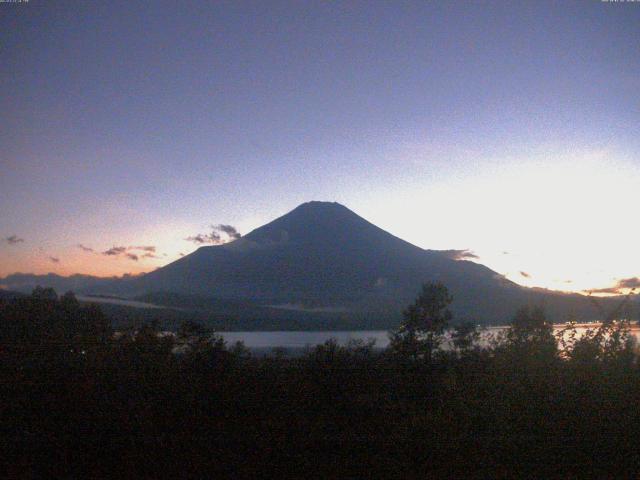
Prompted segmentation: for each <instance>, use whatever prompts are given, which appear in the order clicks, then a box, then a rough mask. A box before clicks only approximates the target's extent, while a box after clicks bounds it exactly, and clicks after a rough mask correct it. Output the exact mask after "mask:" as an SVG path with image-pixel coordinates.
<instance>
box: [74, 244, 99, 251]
mask: <svg viewBox="0 0 640 480" xmlns="http://www.w3.org/2000/svg"><path fill="white" fill-rule="evenodd" d="M76 246H77V247H78V248H79V249H80V250H82V251H83V252H91V253H93V252H95V250H94V249H93V248H91V247H87V246H85V245H82V244H81V243H79V244H78V245H76Z"/></svg>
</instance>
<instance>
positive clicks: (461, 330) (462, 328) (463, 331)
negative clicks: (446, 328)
mask: <svg viewBox="0 0 640 480" xmlns="http://www.w3.org/2000/svg"><path fill="white" fill-rule="evenodd" d="M479 339H480V331H478V328H477V327H476V325H475V324H474V323H473V322H464V323H461V324H460V325H456V327H455V328H454V329H453V331H452V332H451V343H452V344H453V346H454V347H455V348H456V349H457V350H458V351H459V352H460V354H462V355H466V354H468V353H469V352H470V351H471V349H472V348H473V347H474V345H476V343H477V342H478V340H479Z"/></svg>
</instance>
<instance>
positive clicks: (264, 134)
mask: <svg viewBox="0 0 640 480" xmlns="http://www.w3.org/2000/svg"><path fill="white" fill-rule="evenodd" d="M0 27H1V28H0V52H1V55H2V62H0V82H1V87H2V88H1V90H0V110H1V111H2V112H3V115H2V128H1V129H0V168H1V174H0V219H1V221H0V237H1V238H4V239H5V240H4V241H3V242H2V243H0V275H2V274H7V273H11V272H14V271H24V272H29V271H33V272H39V273H43V272H48V271H53V272H60V273H63V274H69V273H74V272H81V273H91V274H99V275H107V274H122V273H125V272H134V273H135V272H141V271H148V270H151V269H153V268H156V267H158V266H160V265H163V264H165V263H167V262H169V261H172V260H174V259H176V258H178V256H179V254H180V253H188V252H190V251H192V250H193V249H194V248H195V245H193V244H192V243H189V242H187V241H185V240H184V239H185V238H186V237H188V236H191V235H194V234H196V233H199V232H202V231H206V229H207V226H208V225H209V224H212V223H214V224H217V223H229V224H233V225H235V226H236V227H237V228H238V229H239V230H240V231H241V232H243V233H247V232H248V231H249V230H250V229H252V228H254V227H257V226H259V225H260V224H262V223H265V222H267V221H269V220H271V219H273V218H274V217H275V216H277V215H279V214H283V213H286V212H287V211H288V210H290V209H292V208H294V207H295V206H296V205H298V204H299V203H302V202H304V201H308V200H312V199H316V200H331V201H338V202H341V203H343V204H345V205H346V206H348V207H349V208H352V209H353V210H354V211H356V212H357V213H359V214H361V215H363V216H365V218H367V219H368V220H370V221H372V222H373V223H375V224H378V225H379V226H381V227H383V228H385V229H387V230H389V231H391V232H392V233H394V234H396V235H398V236H400V237H402V238H405V239H406V240H408V241H411V242H412V243H414V244H416V245H419V246H421V247H424V248H441V249H447V248H469V249H471V250H473V251H475V252H476V253H477V254H478V255H479V257H480V259H479V260H478V261H481V262H482V263H485V264H487V265H488V266H490V267H491V268H494V269H496V270H497V271H499V272H500V273H504V274H506V275H507V276H509V278H512V279H514V280H516V281H518V282H520V283H523V284H527V285H538V286H548V287H552V288H567V289H575V290H580V289H582V288H591V287H603V286H607V285H608V284H612V283H614V282H615V281H616V279H620V278H627V277H629V276H637V275H640V271H639V270H640V261H639V260H640V256H639V254H638V253H636V252H637V249H636V248H635V247H634V246H633V245H632V243H633V242H632V240H631V239H633V238H634V236H635V237H637V234H638V232H639V231H640V229H638V227H636V225H635V223H637V222H634V219H633V215H632V212H633V211H634V210H635V202H636V200H635V198H634V195H633V194H634V191H638V189H637V187H640V181H639V180H640V165H639V156H638V154H639V153H640V140H639V138H640V135H638V128H639V127H640V47H639V46H638V38H640V3H637V2H636V3H631V2H629V3H621V2H618V3H611V2H600V1H581V2H545V1H536V2H506V1H505V2H502V1H500V2H497V1H496V2H452V1H434V2H381V1H373V2H275V1H269V2H264V1H261V2H212V3H210V2H188V1H187V2H175V1H172V2H165V1H154V2H120V1H110V2H91V1H88V2H44V1H38V0H30V1H29V2H28V3H20V4H0ZM524 232H529V233H527V234H524ZM13 235H16V236H17V237H18V238H21V239H24V241H23V242H9V241H7V240H6V239H7V238H9V237H11V236H13ZM78 244H82V245H85V246H89V247H90V248H92V249H94V250H95V251H96V252H103V251H106V250H108V249H109V248H111V247H114V246H131V245H153V246H155V247H156V249H157V255H156V256H157V257H158V258H145V259H142V258H139V259H138V260H137V261H134V260H132V259H131V258H126V257H123V256H104V255H99V254H92V253H91V252H87V251H84V250H81V249H79V248H78V247H77V245H78ZM504 252H508V254H505V253H504ZM52 258H54V259H58V262H55V261H53V260H52ZM634 269H635V270H634ZM520 272H525V273H527V275H528V276H524V275H522V274H520ZM569 282H571V283H569Z"/></svg>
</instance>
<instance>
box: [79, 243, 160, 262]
mask: <svg viewBox="0 0 640 480" xmlns="http://www.w3.org/2000/svg"><path fill="white" fill-rule="evenodd" d="M83 250H84V249H83ZM134 252H138V253H134ZM140 252H142V253H140ZM155 252H156V247H154V246H153V245H142V246H130V247H111V248H110V249H109V250H105V251H104V252H102V255H106V256H110V257H119V256H124V257H126V258H128V259H129V260H133V261H136V262H137V261H138V260H140V258H160V257H159V256H158V255H156V253H155Z"/></svg>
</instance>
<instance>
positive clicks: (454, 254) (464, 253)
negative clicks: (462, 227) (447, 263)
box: [440, 249, 480, 260]
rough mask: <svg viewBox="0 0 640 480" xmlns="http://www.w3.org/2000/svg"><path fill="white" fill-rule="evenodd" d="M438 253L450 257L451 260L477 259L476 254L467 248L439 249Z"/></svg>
mask: <svg viewBox="0 0 640 480" xmlns="http://www.w3.org/2000/svg"><path fill="white" fill-rule="evenodd" d="M440 253H442V254H443V255H445V256H446V257H448V258H450V259H451V260H467V259H469V258H473V259H478V258H480V257H478V255H476V254H475V253H473V252H472V251H471V250H469V249H464V250H441V251H440Z"/></svg>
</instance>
